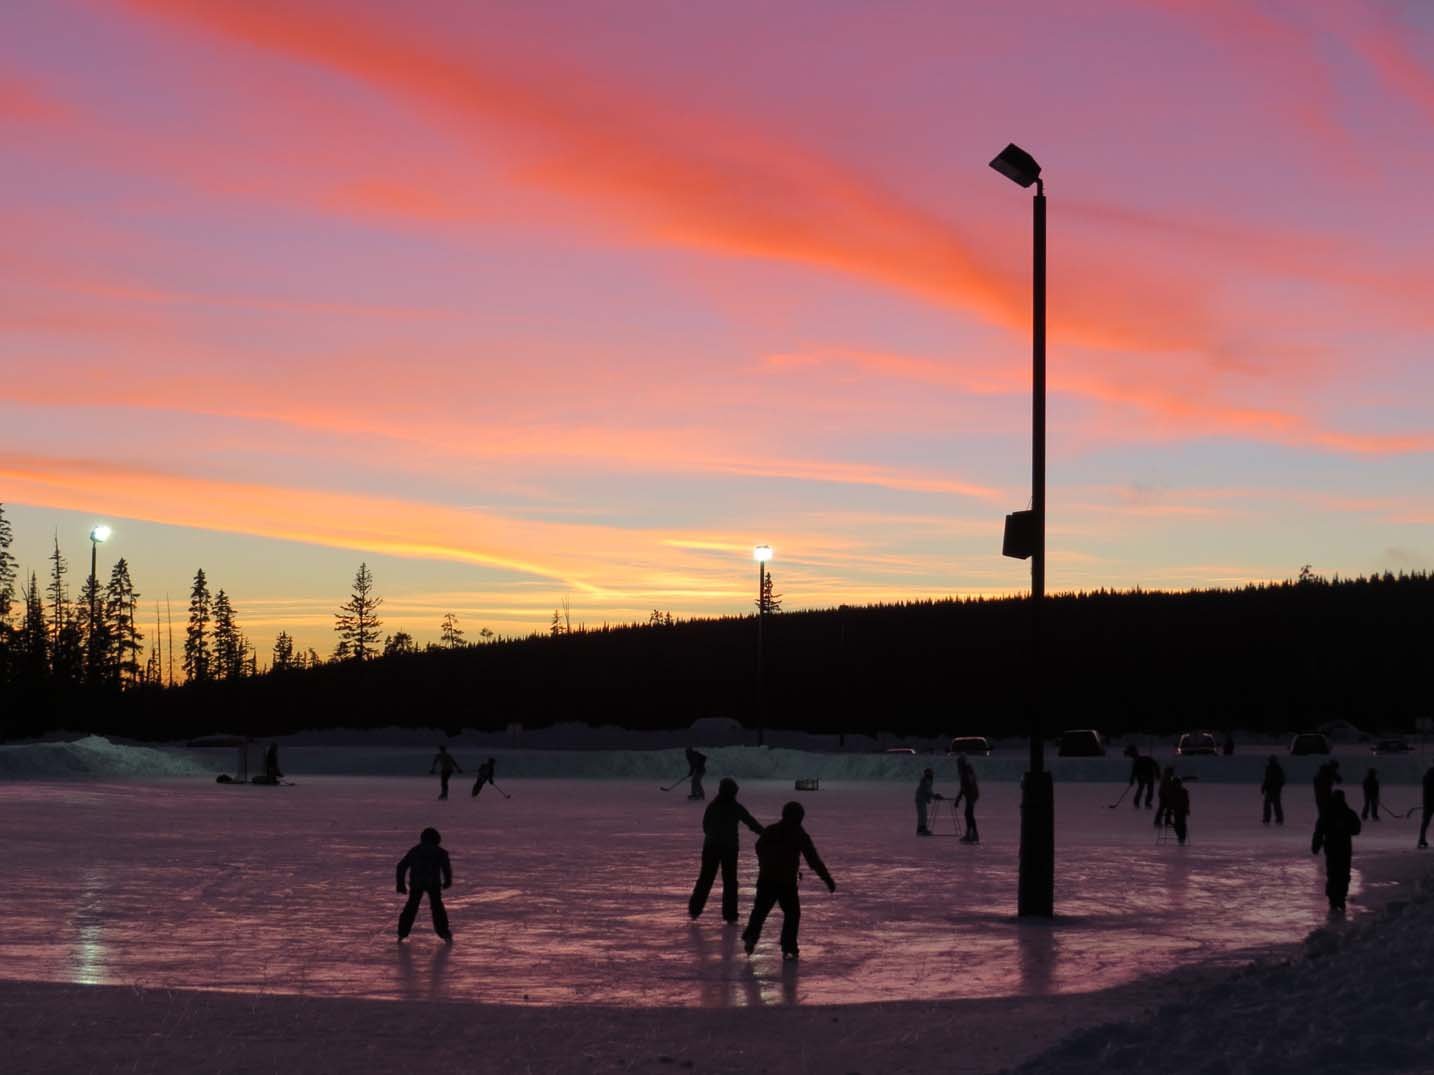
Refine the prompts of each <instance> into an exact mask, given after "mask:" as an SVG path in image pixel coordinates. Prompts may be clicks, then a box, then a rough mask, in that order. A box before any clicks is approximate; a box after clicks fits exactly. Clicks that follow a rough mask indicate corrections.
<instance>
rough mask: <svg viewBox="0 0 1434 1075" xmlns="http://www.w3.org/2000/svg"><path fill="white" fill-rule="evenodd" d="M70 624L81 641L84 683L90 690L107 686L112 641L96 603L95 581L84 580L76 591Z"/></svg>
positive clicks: (102, 606)
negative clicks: (72, 623)
mask: <svg viewBox="0 0 1434 1075" xmlns="http://www.w3.org/2000/svg"><path fill="white" fill-rule="evenodd" d="M91 609H93V610H94V618H93V619H91V617H90V610H91ZM73 622H74V626H75V631H76V632H77V633H78V634H79V636H80V638H82V639H83V640H84V647H85V681H86V682H87V683H89V684H91V685H94V686H97V685H99V684H101V683H108V682H109V680H110V676H109V666H110V664H111V657H112V651H113V649H114V646H113V638H112V637H111V636H110V633H109V630H108V624H107V623H106V622H105V604H104V602H103V601H102V600H101V599H100V585H99V580H98V579H96V578H94V577H93V576H91V575H86V576H85V584H84V586H83V587H82V588H81V589H80V599H79V601H78V602H76V603H75V607H74V611H73Z"/></svg>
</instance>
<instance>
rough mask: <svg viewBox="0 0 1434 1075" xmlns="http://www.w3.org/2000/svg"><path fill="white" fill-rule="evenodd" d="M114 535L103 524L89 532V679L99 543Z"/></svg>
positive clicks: (92, 665)
mask: <svg viewBox="0 0 1434 1075" xmlns="http://www.w3.org/2000/svg"><path fill="white" fill-rule="evenodd" d="M112 533H114V531H113V530H111V529H110V528H109V527H108V526H106V525H105V524H104V523H100V525H99V526H97V527H95V528H94V529H93V530H91V531H90V637H89V639H88V640H87V645H88V648H89V673H90V676H91V678H93V677H94V674H95V619H96V617H97V616H98V614H99V595H100V584H99V575H98V565H99V551H100V543H101V542H104V541H108V540H109V539H110V535H111V534H112Z"/></svg>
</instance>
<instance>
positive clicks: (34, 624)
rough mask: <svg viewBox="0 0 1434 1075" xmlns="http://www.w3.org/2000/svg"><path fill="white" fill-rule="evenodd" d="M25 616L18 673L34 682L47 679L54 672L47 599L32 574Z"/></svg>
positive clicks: (27, 591) (22, 621)
mask: <svg viewBox="0 0 1434 1075" xmlns="http://www.w3.org/2000/svg"><path fill="white" fill-rule="evenodd" d="M24 602H25V615H24V618H23V619H22V620H21V621H20V634H19V638H18V640H17V641H18V645H19V650H20V653H19V661H18V665H19V667H18V668H17V671H18V672H19V673H20V674H21V675H22V676H24V677H25V678H26V679H27V680H29V681H31V682H38V681H40V680H43V679H44V678H45V677H46V676H47V675H49V672H50V627H49V624H47V623H46V622H45V597H44V594H43V593H41V591H40V580H39V578H38V577H37V576H36V575H35V573H34V572H33V571H31V572H30V584H29V585H28V586H26V587H25V593H24Z"/></svg>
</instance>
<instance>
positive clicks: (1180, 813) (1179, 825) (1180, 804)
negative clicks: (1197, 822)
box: [1165, 776, 1190, 845]
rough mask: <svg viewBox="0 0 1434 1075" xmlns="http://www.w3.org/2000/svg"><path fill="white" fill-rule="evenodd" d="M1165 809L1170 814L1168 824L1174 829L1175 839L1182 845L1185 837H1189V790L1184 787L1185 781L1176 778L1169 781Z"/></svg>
mask: <svg viewBox="0 0 1434 1075" xmlns="http://www.w3.org/2000/svg"><path fill="white" fill-rule="evenodd" d="M1166 794H1167V796H1168V798H1167V799H1166V807H1165V809H1166V810H1167V811H1169V813H1170V824H1171V825H1172V826H1174V828H1175V839H1176V840H1178V841H1180V843H1181V844H1182V845H1183V844H1184V843H1185V837H1186V836H1188V835H1189V832H1190V830H1189V822H1188V818H1189V817H1190V789H1189V788H1187V787H1186V786H1185V781H1183V780H1181V779H1180V778H1179V777H1178V776H1176V777H1172V778H1171V780H1170V790H1169V792H1167V793H1166Z"/></svg>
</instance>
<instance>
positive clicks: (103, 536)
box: [90, 523, 114, 542]
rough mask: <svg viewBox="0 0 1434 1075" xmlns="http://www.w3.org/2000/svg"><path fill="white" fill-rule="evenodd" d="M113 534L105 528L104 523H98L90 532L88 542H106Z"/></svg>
mask: <svg viewBox="0 0 1434 1075" xmlns="http://www.w3.org/2000/svg"><path fill="white" fill-rule="evenodd" d="M113 533H114V531H113V530H111V529H110V528H109V527H108V526H106V525H105V524H104V523H100V525H99V526H97V527H95V528H94V529H93V530H91V531H90V540H91V541H95V542H99V541H108V540H109V539H110V535H111V534H113Z"/></svg>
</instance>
